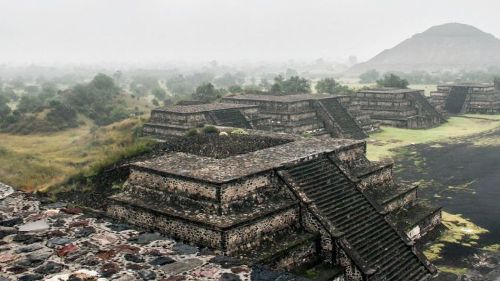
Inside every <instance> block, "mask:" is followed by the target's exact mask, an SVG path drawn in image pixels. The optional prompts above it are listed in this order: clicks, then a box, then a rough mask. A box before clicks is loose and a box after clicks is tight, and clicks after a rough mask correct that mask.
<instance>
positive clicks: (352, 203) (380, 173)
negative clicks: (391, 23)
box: [107, 102, 441, 281]
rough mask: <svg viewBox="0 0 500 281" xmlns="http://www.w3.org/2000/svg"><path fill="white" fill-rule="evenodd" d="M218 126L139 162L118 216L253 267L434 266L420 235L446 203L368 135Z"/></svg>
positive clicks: (334, 270) (356, 275) (368, 273)
mask: <svg viewBox="0 0 500 281" xmlns="http://www.w3.org/2000/svg"><path fill="white" fill-rule="evenodd" d="M305 104H306V103H305V102H304V104H303V105H301V106H304V107H305V106H306V105H305ZM216 106H217V107H218V108H219V109H221V108H224V109H227V108H231V109H232V108H235V107H226V106H222V105H216ZM233 106H235V105H233ZM237 106H241V105H237ZM259 106H260V105H257V107H256V106H255V105H251V106H246V105H245V106H242V107H240V108H239V110H241V111H240V112H242V111H247V113H248V114H250V115H251V113H252V112H254V113H255V112H256V111H255V110H258V109H257V108H258V107H259ZM287 110H290V109H287ZM205 113H206V112H204V113H203V114H200V115H199V117H200V118H202V117H203V118H206V114H205ZM261 117H262V116H261ZM153 118H156V117H152V119H153ZM195 119H196V118H192V120H194V121H193V122H195V123H196V122H197V121H196V120H195ZM222 119H224V118H222ZM245 120H248V119H245ZM193 124H194V123H193ZM219 128H220V130H221V131H222V132H221V133H211V134H198V135H194V136H189V137H182V138H176V139H171V140H170V141H168V142H167V143H166V144H165V145H166V151H165V153H164V154H162V155H161V156H156V157H154V158H151V159H148V160H144V161H139V162H135V163H132V164H131V165H130V174H129V177H128V179H127V181H126V183H125V185H124V188H123V191H122V192H121V193H119V194H117V195H114V196H113V197H112V198H111V199H112V203H111V204H110V206H109V207H108V210H107V213H108V214H109V215H110V216H112V217H114V218H116V219H119V220H123V221H126V222H129V223H132V224H135V225H138V226H141V227H144V228H147V229H151V230H155V231H159V232H161V233H164V234H166V235H168V236H170V237H173V238H176V239H179V240H181V241H185V242H188V243H191V244H196V245H200V246H205V247H210V248H212V249H215V250H216V251H218V252H220V253H222V254H225V255H229V256H233V257H237V258H239V259H241V260H243V261H245V262H247V263H249V264H266V265H269V266H271V267H272V268H276V269H286V270H293V269H298V268H311V267H314V266H318V265H325V264H326V265H327V268H329V269H330V271H329V272H330V276H329V279H325V280H410V281H411V280H427V279H428V278H429V277H430V276H432V275H433V274H434V273H435V268H434V267H433V265H432V264H430V263H429V262H428V261H427V259H426V258H425V257H424V256H423V255H422V254H421V253H420V251H419V250H418V249H416V247H415V243H414V240H416V239H419V238H420V237H422V236H423V235H425V234H426V233H428V232H429V231H430V230H432V229H433V228H434V226H436V225H437V224H439V223H440V217H441V211H440V208H437V207H431V206H427V205H424V204H423V203H421V202H419V200H418V196H417V186H416V185H412V184H408V183H400V182H397V181H395V180H394V178H393V175H392V164H391V163H375V162H371V161H369V160H368V159H367V158H366V142H365V141H361V140H354V139H336V138H316V137H302V136H300V135H297V134H287V133H277V132H270V131H262V130H252V129H246V130H244V131H245V134H241V131H242V130H241V129H240V133H238V134H233V133H231V132H232V131H231V130H234V128H227V127H219ZM145 129H146V128H145Z"/></svg>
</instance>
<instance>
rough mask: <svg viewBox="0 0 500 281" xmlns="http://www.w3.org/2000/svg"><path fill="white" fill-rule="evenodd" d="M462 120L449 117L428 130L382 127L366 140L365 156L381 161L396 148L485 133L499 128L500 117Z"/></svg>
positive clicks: (479, 116)
mask: <svg viewBox="0 0 500 281" xmlns="http://www.w3.org/2000/svg"><path fill="white" fill-rule="evenodd" d="M468 117H478V118H464V117H460V116H459V117H451V118H450V119H449V120H448V122H446V123H444V124H442V125H441V126H439V127H436V128H432V129H428V130H410V129H399V128H393V127H382V131H381V132H378V133H375V134H372V135H371V136H370V138H369V139H368V146H367V150H368V152H367V154H368V158H369V159H370V160H382V159H384V158H390V157H392V156H393V155H394V153H395V150H396V149H397V148H400V147H403V146H407V145H412V144H419V143H430V142H436V141H447V140H450V141H452V140H451V139H452V138H456V137H464V136H468V135H473V134H478V133H481V132H486V131H489V130H492V129H494V128H497V127H500V116H498V115H496V116H493V115H491V116H490V115H468Z"/></svg>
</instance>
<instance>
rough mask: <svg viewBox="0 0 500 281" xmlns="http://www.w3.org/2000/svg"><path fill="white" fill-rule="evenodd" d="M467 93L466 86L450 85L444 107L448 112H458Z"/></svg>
mask: <svg viewBox="0 0 500 281" xmlns="http://www.w3.org/2000/svg"><path fill="white" fill-rule="evenodd" d="M468 95H469V93H468V90H467V88H464V87H452V88H451V91H450V94H449V95H448V97H447V98H446V103H445V107H444V108H445V109H446V111H448V112H449V113H452V114H453V113H455V114H458V113H460V112H461V111H462V109H463V108H464V104H465V102H466V100H467V96H468Z"/></svg>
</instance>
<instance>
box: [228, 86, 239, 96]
mask: <svg viewBox="0 0 500 281" xmlns="http://www.w3.org/2000/svg"><path fill="white" fill-rule="evenodd" d="M227 90H228V91H229V92H230V93H231V94H239V93H242V92H243V88H241V86H240V85H233V86H229V88H228V89H227Z"/></svg>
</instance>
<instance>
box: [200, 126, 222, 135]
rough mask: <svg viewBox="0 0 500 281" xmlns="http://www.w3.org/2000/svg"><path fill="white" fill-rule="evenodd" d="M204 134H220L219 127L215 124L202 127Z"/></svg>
mask: <svg viewBox="0 0 500 281" xmlns="http://www.w3.org/2000/svg"><path fill="white" fill-rule="evenodd" d="M202 131H203V133H204V134H218V133H219V129H217V128H215V127H214V126H205V127H203V129H202Z"/></svg>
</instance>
